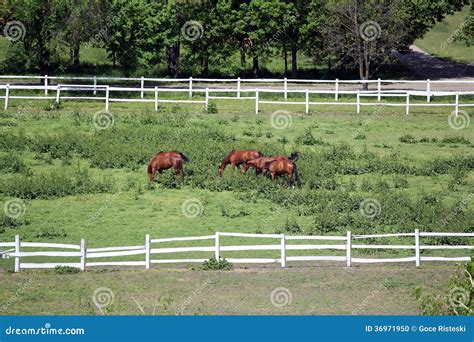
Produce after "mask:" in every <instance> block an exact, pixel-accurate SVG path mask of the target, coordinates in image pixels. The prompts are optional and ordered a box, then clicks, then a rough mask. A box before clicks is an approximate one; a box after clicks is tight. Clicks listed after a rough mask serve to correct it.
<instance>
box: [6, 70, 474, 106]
mask: <svg viewBox="0 0 474 342" xmlns="http://www.w3.org/2000/svg"><path fill="white" fill-rule="evenodd" d="M1 79H5V80H10V81H12V80H22V79H40V80H43V82H44V83H43V85H25V84H16V83H7V84H1V85H0V89H3V90H4V91H5V95H4V96H0V98H2V99H4V109H7V108H8V101H9V99H30V100H45V99H49V100H55V101H56V102H57V103H59V102H60V101H61V100H90V101H92V100H98V101H104V102H105V110H109V104H110V102H127V103H132V102H142V103H147V102H148V103H154V108H155V110H156V111H158V107H159V103H198V104H204V106H205V107H206V108H207V106H208V103H209V100H219V99H236V100H254V101H255V113H258V112H259V105H260V104H278V105H302V106H303V105H304V106H305V112H306V113H308V112H309V109H310V105H311V106H315V105H316V106H317V105H334V106H338V105H345V106H347V105H349V106H356V110H357V113H360V109H361V106H378V105H380V104H381V101H382V99H390V98H392V99H393V98H404V100H403V101H402V102H384V103H383V105H384V106H398V107H405V112H406V114H409V112H410V107H414V106H425V107H426V106H437V107H439V106H443V107H452V108H453V109H454V111H455V113H456V115H457V114H458V111H459V108H460V107H473V106H474V103H460V101H459V98H460V96H465V95H474V81H456V80H449V81H444V80H443V81H430V80H426V81H425V80H423V81H406V80H381V79H377V80H367V81H360V80H338V79H336V80H298V79H290V80H289V79H286V78H284V79H240V78H237V79H204V78H192V77H190V78H189V79H167V78H145V77H140V78H120V77H115V78H114V77H95V76H94V77H65V76H47V75H45V76H0V80H1ZM51 80H56V81H65V80H72V81H80V82H84V81H89V80H91V81H93V84H91V85H90V84H89V85H88V84H61V83H58V84H55V85H51V84H50V83H49V82H50V81H51ZM98 81H128V82H130V81H131V82H136V81H140V85H139V87H125V86H112V85H109V84H107V85H103V84H101V85H99V84H98ZM145 82H149V83H151V82H154V83H155V84H156V83H172V84H180V83H181V84H182V83H183V82H186V83H189V84H188V85H187V86H186V87H183V86H182V85H181V86H179V87H174V88H173V87H164V86H163V87H157V86H155V87H146V86H145ZM196 82H202V83H206V85H207V84H208V83H224V84H228V83H234V82H236V86H235V88H229V87H227V88H219V87H214V88H209V87H207V88H195V87H193V84H194V83H196ZM243 83H250V84H256V83H258V84H261V83H263V84H266V83H267V84H273V85H275V84H277V85H278V84H279V83H282V84H283V87H282V88H271V87H262V88H254V87H253V88H243V87H242V84H243ZM364 83H366V84H376V85H377V89H376V90H360V89H357V90H354V89H352V90H344V89H341V88H340V86H341V85H353V86H357V85H361V84H364ZM397 83H401V84H416V85H420V84H421V85H423V88H424V89H422V90H409V89H401V90H397V89H395V90H394V89H388V90H384V89H383V87H382V85H383V84H397ZM289 84H293V85H294V84H297V85H298V86H299V88H301V85H302V84H303V85H307V86H308V85H309V86H316V85H333V88H331V89H310V88H307V89H289V87H288V85H289ZM432 84H448V85H463V86H466V87H467V90H462V91H459V90H458V91H453V90H449V91H446V90H442V91H440V90H432V88H431V87H432ZM425 85H426V87H425ZM18 90H29V91H32V90H41V91H44V96H33V95H31V94H28V95H12V94H11V92H12V91H18ZM66 91H67V92H74V91H81V92H91V95H90V96H64V95H61V92H66ZM50 92H54V93H55V94H54V95H50ZM114 92H122V93H123V92H127V93H133V92H139V93H140V98H130V97H128V98H117V97H113V96H111V95H112V93H114ZM166 92H168V93H170V92H183V93H188V97H189V99H188V100H184V99H162V98H160V94H162V93H166ZM98 93H100V94H102V95H101V96H99V95H98ZM147 93H151V94H152V95H154V96H152V98H147V97H146V96H145V94H147ZM217 93H235V96H216V95H215V94H217ZM243 93H246V94H252V96H242V94H243ZM264 93H273V94H283V98H284V100H285V101H267V100H262V99H261V98H260V95H261V94H264ZM194 94H200V95H201V97H204V99H203V100H197V99H194V100H193V99H192V98H193V95H194ZM211 94H214V95H213V96H211ZM288 94H304V95H305V96H304V97H305V100H304V101H287V100H288ZM327 94H330V95H333V96H334V101H332V102H330V101H315V97H317V95H327ZM202 95H204V96H202ZM341 95H352V96H354V97H355V101H352V102H342V101H339V100H340V96H341ZM437 96H450V97H452V98H453V101H452V102H450V103H431V99H432V98H433V97H437ZM364 97H376V98H377V102H363V101H361V98H364ZM414 97H423V98H424V97H426V103H419V102H418V103H413V102H412V101H411V100H410V98H411V99H413V98H414Z"/></svg>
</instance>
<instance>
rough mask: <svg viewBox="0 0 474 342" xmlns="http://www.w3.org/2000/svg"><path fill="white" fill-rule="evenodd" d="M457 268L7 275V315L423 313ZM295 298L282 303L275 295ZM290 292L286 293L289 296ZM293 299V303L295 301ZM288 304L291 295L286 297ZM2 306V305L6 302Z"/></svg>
mask: <svg viewBox="0 0 474 342" xmlns="http://www.w3.org/2000/svg"><path fill="white" fill-rule="evenodd" d="M453 271H454V267H452V266H446V265H444V266H441V267H436V266H427V267H423V268H421V269H415V268H414V267H409V268H408V267H400V266H373V265H370V266H363V267H357V268H352V269H346V268H344V267H340V266H339V265H334V266H330V267H314V266H306V267H300V268H287V269H285V270H280V269H274V268H253V269H238V270H234V271H198V270H191V269H188V270H176V269H168V270H150V271H144V270H143V271H142V270H128V271H119V272H113V271H109V272H86V273H79V274H62V275H61V274H56V273H54V272H53V271H32V272H30V271H24V272H22V273H20V274H5V273H3V274H2V273H0V276H1V277H2V290H1V291H0V303H1V304H3V303H5V304H9V305H7V306H6V307H5V310H4V311H3V312H2V311H0V314H2V313H3V314H10V315H17V314H22V315H32V314H35V315H64V314H66V315H101V314H105V315H176V314H183V315H222V314H227V315H249V314H252V315H333V314H344V315H351V314H359V315H361V314H366V315H417V314H420V310H419V308H418V306H417V302H416V300H415V299H414V295H413V291H414V288H415V287H420V288H422V289H423V290H424V291H436V292H440V291H442V289H443V288H445V287H446V286H447V285H448V282H449V277H448V276H446V273H451V272H453ZM103 287H107V288H109V289H110V290H111V291H112V292H113V294H114V300H113V302H112V303H111V304H110V305H108V306H106V307H102V308H101V309H99V308H98V307H97V306H96V305H95V304H94V301H93V294H94V291H95V290H96V289H98V288H103ZM278 288H284V289H286V290H277V291H280V293H282V294H283V293H285V294H286V295H287V297H286V298H288V299H287V300H286V302H287V305H282V306H281V307H277V306H274V305H273V304H272V301H271V294H272V292H273V291H274V290H276V289H278ZM283 291H284V292H283ZM290 296H291V299H290ZM279 300H281V302H278V301H277V303H281V304H284V303H285V297H283V295H282V297H281V298H280V299H279ZM0 308H2V305H0Z"/></svg>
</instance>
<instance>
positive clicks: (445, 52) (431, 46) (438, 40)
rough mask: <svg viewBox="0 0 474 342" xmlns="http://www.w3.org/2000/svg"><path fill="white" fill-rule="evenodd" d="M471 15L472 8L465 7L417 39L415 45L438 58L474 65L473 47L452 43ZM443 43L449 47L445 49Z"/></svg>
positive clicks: (461, 42)
mask: <svg viewBox="0 0 474 342" xmlns="http://www.w3.org/2000/svg"><path fill="white" fill-rule="evenodd" d="M469 14H470V6H464V8H463V9H462V11H459V12H456V13H454V14H453V15H448V16H446V18H445V19H444V20H443V21H441V22H438V23H436V24H435V25H434V26H433V28H432V29H431V30H429V31H428V32H427V33H426V34H425V36H424V37H423V38H421V39H417V40H416V41H415V45H416V46H418V47H420V48H422V49H423V50H425V51H426V52H428V53H430V54H432V55H435V56H438V57H442V58H447V59H450V60H453V61H457V62H465V63H474V54H473V52H474V48H473V47H472V46H467V45H466V42H464V41H453V42H451V40H453V38H454V37H455V35H456V30H458V29H459V28H460V27H461V26H462V25H463V22H465V21H466V20H467V18H468V17H469ZM450 37H451V39H450ZM448 39H450V41H448ZM443 43H445V44H447V47H445V48H444V47H443V46H442V44H443Z"/></svg>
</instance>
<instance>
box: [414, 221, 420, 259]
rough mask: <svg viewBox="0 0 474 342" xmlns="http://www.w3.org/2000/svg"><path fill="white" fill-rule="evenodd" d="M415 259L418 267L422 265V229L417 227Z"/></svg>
mask: <svg viewBox="0 0 474 342" xmlns="http://www.w3.org/2000/svg"><path fill="white" fill-rule="evenodd" d="M415 260H416V267H420V230H419V229H415Z"/></svg>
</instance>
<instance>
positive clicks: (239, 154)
mask: <svg viewBox="0 0 474 342" xmlns="http://www.w3.org/2000/svg"><path fill="white" fill-rule="evenodd" d="M263 156H264V155H263V153H262V152H260V151H257V150H240V151H235V150H232V151H230V153H229V154H228V155H227V156H226V157H225V158H224V160H223V161H222V163H221V165H220V166H219V169H218V170H217V175H218V176H222V173H223V172H224V170H225V168H226V166H227V165H229V164H231V165H232V167H233V168H234V169H235V168H239V167H240V165H242V164H245V163H246V162H248V161H249V160H252V159H256V158H260V157H263Z"/></svg>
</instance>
